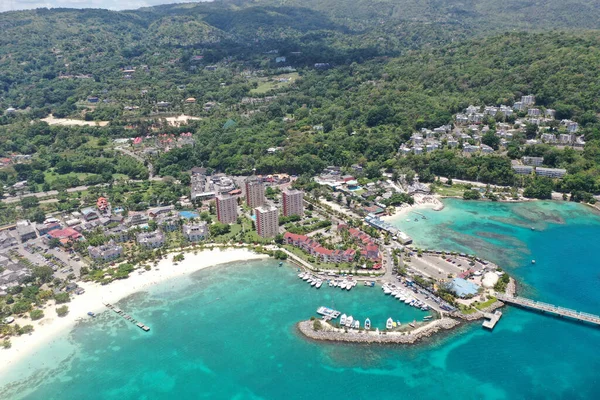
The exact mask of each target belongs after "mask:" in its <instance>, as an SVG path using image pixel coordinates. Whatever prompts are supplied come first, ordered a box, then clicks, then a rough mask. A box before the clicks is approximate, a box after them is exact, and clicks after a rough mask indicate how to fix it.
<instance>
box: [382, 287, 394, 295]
mask: <svg viewBox="0 0 600 400" xmlns="http://www.w3.org/2000/svg"><path fill="white" fill-rule="evenodd" d="M383 293H385V294H391V293H392V291H391V290H390V288H388V287H387V286H386V287H384V288H383Z"/></svg>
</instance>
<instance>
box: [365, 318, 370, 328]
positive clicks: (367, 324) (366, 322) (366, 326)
mask: <svg viewBox="0 0 600 400" xmlns="http://www.w3.org/2000/svg"><path fill="white" fill-rule="evenodd" d="M365 329H371V320H370V319H369V318H367V319H365Z"/></svg>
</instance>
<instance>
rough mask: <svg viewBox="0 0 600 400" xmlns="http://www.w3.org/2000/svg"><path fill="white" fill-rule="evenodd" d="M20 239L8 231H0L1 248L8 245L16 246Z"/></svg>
mask: <svg viewBox="0 0 600 400" xmlns="http://www.w3.org/2000/svg"><path fill="white" fill-rule="evenodd" d="M18 243H19V241H18V240H17V239H16V238H15V237H13V236H12V235H11V234H10V233H9V232H8V231H1V232H0V249H6V248H8V247H12V246H15V245H17V244H18Z"/></svg>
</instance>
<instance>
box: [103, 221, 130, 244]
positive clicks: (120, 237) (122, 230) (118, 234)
mask: <svg viewBox="0 0 600 400" xmlns="http://www.w3.org/2000/svg"><path fill="white" fill-rule="evenodd" d="M106 234H107V235H108V236H110V237H112V238H113V240H115V241H116V242H119V243H122V242H127V241H128V240H129V239H130V238H131V234H130V233H129V232H128V231H127V227H126V226H124V225H118V226H115V227H114V228H112V229H109V230H108V231H107V232H106Z"/></svg>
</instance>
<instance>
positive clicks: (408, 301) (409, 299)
mask: <svg viewBox="0 0 600 400" xmlns="http://www.w3.org/2000/svg"><path fill="white" fill-rule="evenodd" d="M411 301H412V298H410V297H409V298H407V299H406V300H404V304H409V303H410V302H411Z"/></svg>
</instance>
